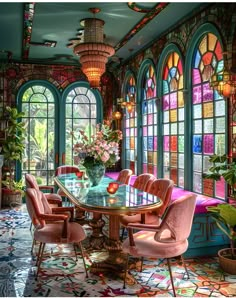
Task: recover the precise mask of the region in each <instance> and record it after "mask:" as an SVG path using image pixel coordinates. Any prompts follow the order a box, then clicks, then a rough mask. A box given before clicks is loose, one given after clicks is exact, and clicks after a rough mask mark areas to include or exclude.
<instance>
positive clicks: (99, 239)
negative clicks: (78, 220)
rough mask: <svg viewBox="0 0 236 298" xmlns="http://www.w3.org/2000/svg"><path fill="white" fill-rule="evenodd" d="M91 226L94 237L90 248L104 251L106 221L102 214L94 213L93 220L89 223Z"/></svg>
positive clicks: (91, 237) (92, 236)
mask: <svg viewBox="0 0 236 298" xmlns="http://www.w3.org/2000/svg"><path fill="white" fill-rule="evenodd" d="M88 224H89V226H90V227H91V228H92V235H91V236H90V239H89V244H90V248H93V249H100V250H101V249H102V248H103V245H104V238H105V236H104V234H103V233H102V229H103V227H104V225H105V221H104V220H103V219H102V214H100V213H96V212H93V218H92V219H91V220H90V221H89V223H88Z"/></svg>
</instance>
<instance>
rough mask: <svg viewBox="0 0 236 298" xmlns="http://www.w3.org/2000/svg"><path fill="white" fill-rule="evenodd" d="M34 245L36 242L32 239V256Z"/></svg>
mask: <svg viewBox="0 0 236 298" xmlns="http://www.w3.org/2000/svg"><path fill="white" fill-rule="evenodd" d="M35 244H36V240H35V239H33V241H32V246H31V254H33V251H34V246H35Z"/></svg>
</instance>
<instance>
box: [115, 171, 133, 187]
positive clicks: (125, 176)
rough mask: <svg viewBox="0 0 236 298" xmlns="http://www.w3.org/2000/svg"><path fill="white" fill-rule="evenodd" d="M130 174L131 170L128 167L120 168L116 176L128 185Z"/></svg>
mask: <svg viewBox="0 0 236 298" xmlns="http://www.w3.org/2000/svg"><path fill="white" fill-rule="evenodd" d="M132 174H133V171H132V170H130V169H124V170H121V171H120V173H119V175H118V177H117V181H119V182H121V183H124V184H127V185H129V183H130V178H131V176H132Z"/></svg>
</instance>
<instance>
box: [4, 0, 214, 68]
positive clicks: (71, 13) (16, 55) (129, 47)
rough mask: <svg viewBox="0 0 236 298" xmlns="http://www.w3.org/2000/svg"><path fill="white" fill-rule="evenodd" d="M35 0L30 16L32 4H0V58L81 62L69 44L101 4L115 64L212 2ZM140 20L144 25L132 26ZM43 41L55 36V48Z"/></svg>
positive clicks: (56, 62) (46, 61) (50, 39)
mask: <svg viewBox="0 0 236 298" xmlns="http://www.w3.org/2000/svg"><path fill="white" fill-rule="evenodd" d="M34 3H35V4H34V5H33V4H32V5H33V11H32V17H33V18H32V20H31V15H28V10H26V11H25V9H26V8H28V7H29V3H26V2H25V3H20V2H17V3H16V2H15V3H14V2H2V3H0V28H1V29H0V61H3V60H6V59H7V56H8V57H10V58H11V59H12V60H13V61H16V62H17V61H21V62H29V63H44V64H68V65H76V64H79V57H77V56H76V55H75V54H74V53H73V49H72V48H68V47H67V45H68V44H70V42H71V40H73V39H76V38H78V37H77V35H78V33H79V30H80V29H82V28H83V27H82V26H81V25H80V20H81V19H84V18H91V17H93V15H92V14H91V12H89V8H91V7H98V8H100V9H101V11H100V12H99V13H98V14H96V18H100V19H102V20H104V21H105V25H104V34H105V37H106V38H105V41H104V42H105V43H108V44H110V45H111V46H113V47H114V48H115V49H116V52H115V55H114V56H113V57H111V58H110V62H111V63H112V62H114V63H117V62H118V61H120V60H121V59H123V60H126V59H128V58H129V57H130V55H134V54H135V53H136V52H138V51H139V50H140V49H142V48H143V47H145V46H147V44H149V43H150V41H153V40H155V39H157V38H158V37H159V36H160V35H162V34H163V33H165V32H167V31H168V30H169V29H170V28H172V27H173V26H175V25H177V24H178V23H179V22H180V21H181V20H182V19H185V18H186V17H190V16H191V15H192V13H194V12H197V11H199V9H202V8H204V7H206V6H207V5H209V3H202V2H170V3H164V2H162V3H160V2H133V3H134V5H133V6H134V8H135V9H131V8H130V7H129V6H128V4H127V3H126V2H94V3H92V2H34ZM135 3H136V6H135ZM27 5H28V6H27ZM162 6H163V8H162V9H159V10H158V11H157V9H158V7H162ZM155 9H156V13H154V14H153V11H154V10H155ZM150 15H153V18H152V16H151V17H150ZM148 18H149V19H150V21H149V22H148V21H147V20H148ZM140 22H141V24H142V22H144V23H145V26H143V27H142V28H141V29H140V30H133V28H135V26H136V27H139V24H140ZM31 25H32V27H31ZM27 26H28V27H27ZM27 38H28V39H27ZM45 41H55V42H56V47H48V46H45V45H43V43H44V42H45Z"/></svg>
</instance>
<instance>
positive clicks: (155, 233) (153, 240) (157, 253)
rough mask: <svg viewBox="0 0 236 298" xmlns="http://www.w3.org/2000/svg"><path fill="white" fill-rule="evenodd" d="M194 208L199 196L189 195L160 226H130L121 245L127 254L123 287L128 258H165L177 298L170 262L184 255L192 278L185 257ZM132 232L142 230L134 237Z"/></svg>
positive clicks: (169, 209)
mask: <svg viewBox="0 0 236 298" xmlns="http://www.w3.org/2000/svg"><path fill="white" fill-rule="evenodd" d="M195 205H196V195H194V194H190V195H186V196H183V197H181V198H179V199H178V200H176V201H174V202H172V203H171V205H170V206H169V207H168V209H167V212H166V214H165V216H164V218H163V220H162V222H161V224H160V225H159V226H153V225H146V224H133V223H130V224H128V227H127V228H128V232H129V237H128V238H127V239H126V240H125V241H124V243H123V244H122V250H123V252H124V253H126V254H127V262H126V270H125V276H124V288H125V281H126V274H127V267H128V258H129V255H131V256H134V257H142V258H143V257H147V258H160V259H163V258H164V259H167V264H168V269H169V273H170V279H171V285H172V289H173V292H174V296H175V297H176V292H175V287H174V281H173V276H172V271H171V264H170V259H171V258H176V257H179V256H181V260H182V263H183V265H184V267H185V271H186V273H187V276H188V278H189V274H188V271H187V268H186V266H185V263H184V258H183V256H182V255H183V254H184V253H185V252H186V251H187V249H188V237H189V235H190V232H191V228H192V222H193V215H194V210H195ZM133 229H138V230H140V231H139V232H137V233H134V234H133ZM141 270H142V266H141Z"/></svg>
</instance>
